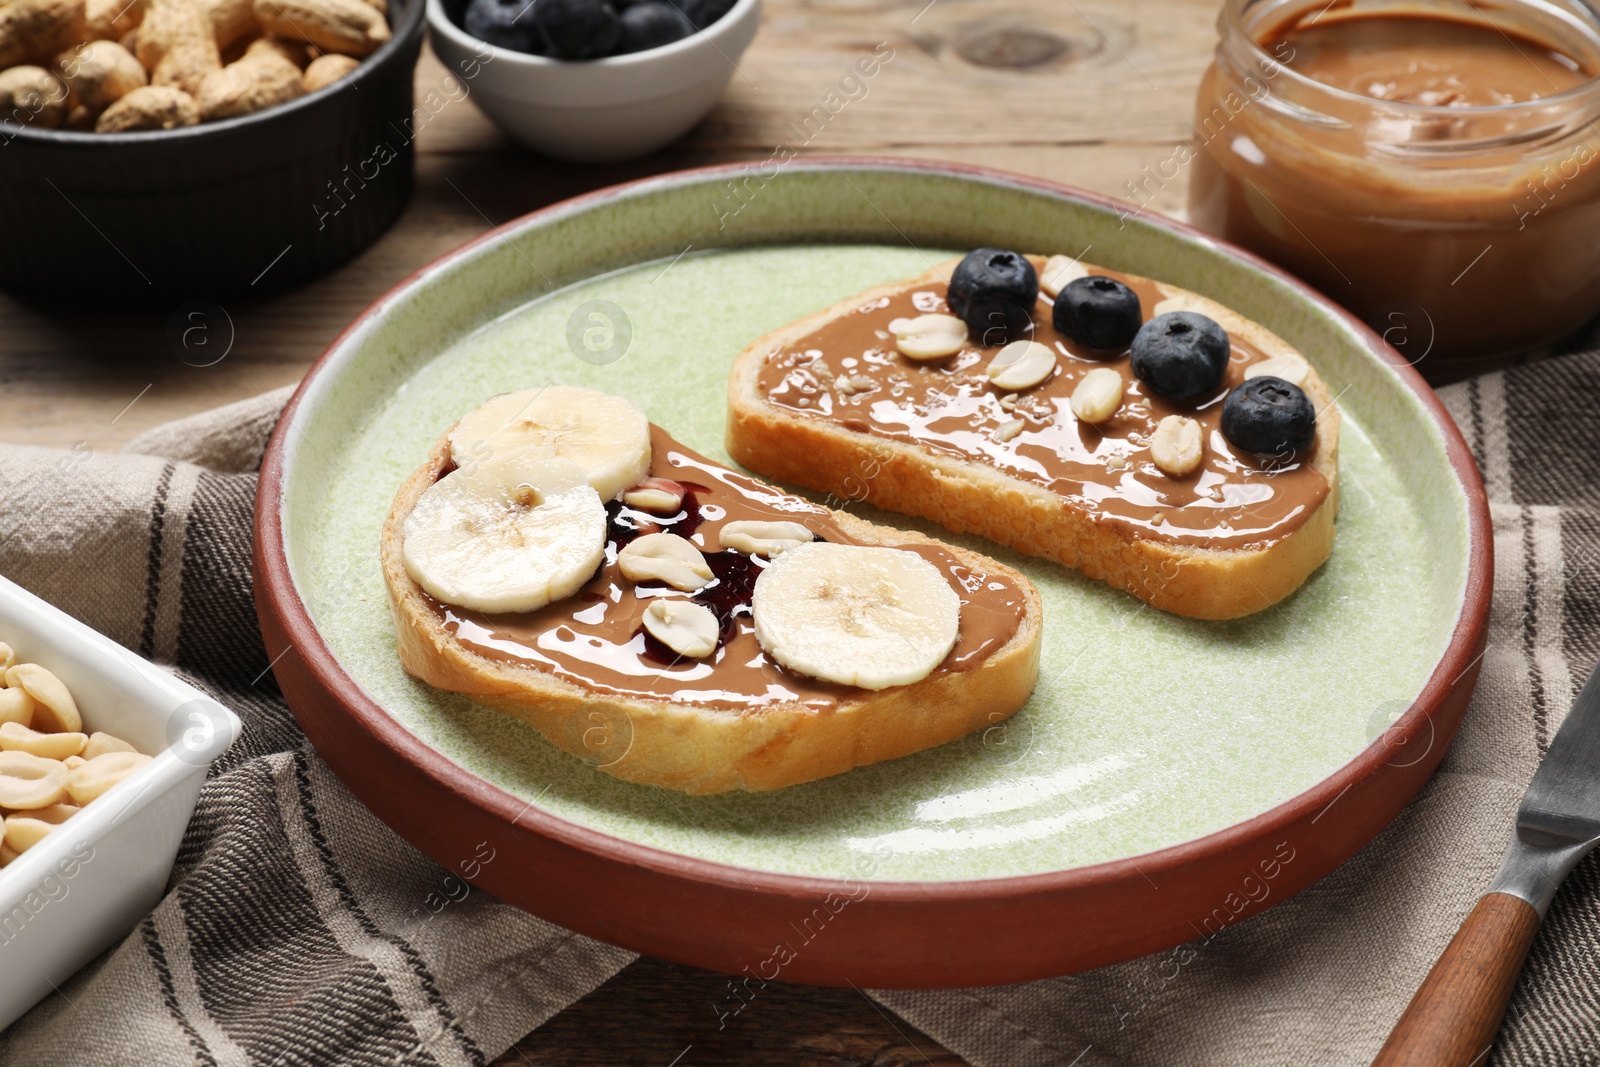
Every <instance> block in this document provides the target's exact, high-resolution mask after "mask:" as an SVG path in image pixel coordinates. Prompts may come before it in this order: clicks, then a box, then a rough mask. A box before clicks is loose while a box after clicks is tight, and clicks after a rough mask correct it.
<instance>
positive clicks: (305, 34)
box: [255, 0, 389, 56]
mask: <svg viewBox="0 0 1600 1067" xmlns="http://www.w3.org/2000/svg"><path fill="white" fill-rule="evenodd" d="M255 10H256V18H257V19H258V20H259V21H260V23H261V26H262V28H263V29H265V30H266V31H267V32H268V33H276V34H280V35H282V36H284V37H292V38H294V39H295V40H298V41H305V42H307V43H308V44H314V45H316V46H317V47H318V48H320V49H322V50H323V51H325V52H338V53H340V54H341V55H347V56H364V55H367V54H368V53H369V52H372V51H373V50H374V49H376V48H377V47H378V46H379V45H381V44H382V43H383V42H385V41H387V40H388V39H389V23H388V21H387V20H385V18H384V17H383V15H382V14H381V13H380V12H379V11H378V10H377V9H376V8H375V7H373V6H372V5H371V4H368V3H366V2H365V0H255Z"/></svg>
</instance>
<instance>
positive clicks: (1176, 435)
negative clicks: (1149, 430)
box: [1150, 415, 1206, 478]
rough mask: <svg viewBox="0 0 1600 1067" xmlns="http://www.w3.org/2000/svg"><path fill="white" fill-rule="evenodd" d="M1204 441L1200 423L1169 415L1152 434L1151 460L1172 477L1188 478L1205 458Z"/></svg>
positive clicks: (1157, 425) (1162, 471) (1158, 424)
mask: <svg viewBox="0 0 1600 1067" xmlns="http://www.w3.org/2000/svg"><path fill="white" fill-rule="evenodd" d="M1205 454H1206V449H1205V438H1204V437H1203V436H1202V435H1201V431H1200V424H1199V423H1198V422H1196V421H1195V420H1193V419H1191V418H1188V417H1186V416H1183V415H1168V416H1167V417H1166V418H1164V419H1162V420H1161V421H1160V422H1158V423H1156V432H1155V433H1153V434H1151V435H1150V458H1151V459H1153V460H1155V464H1156V466H1157V467H1159V468H1161V473H1163V474H1165V475H1167V476H1168V477H1170V478H1186V477H1188V476H1189V475H1191V474H1193V473H1194V472H1195V471H1196V470H1198V469H1199V467H1200V461H1201V460H1203V459H1204V458H1205Z"/></svg>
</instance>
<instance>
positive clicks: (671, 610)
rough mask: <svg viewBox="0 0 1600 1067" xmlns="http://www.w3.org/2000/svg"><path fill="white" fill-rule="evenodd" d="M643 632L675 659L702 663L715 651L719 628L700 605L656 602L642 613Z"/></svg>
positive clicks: (706, 610)
mask: <svg viewBox="0 0 1600 1067" xmlns="http://www.w3.org/2000/svg"><path fill="white" fill-rule="evenodd" d="M644 628H645V629H646V630H647V631H648V632H649V634H650V636H651V637H653V638H655V639H656V640H657V641H660V642H661V643H662V644H664V645H666V646H667V647H668V648H670V649H672V651H674V652H676V653H677V654H678V655H680V656H688V657H689V658H690V659H703V658H704V657H706V656H709V655H711V653H713V652H715V651H716V650H717V637H718V636H719V634H720V633H721V631H722V624H721V623H719V622H718V621H717V617H716V615H714V614H712V612H711V609H710V608H708V607H706V606H705V605H703V604H696V603H695V602H694V601H692V600H662V599H659V598H658V599H656V600H652V601H650V606H649V607H647V608H645V610H644Z"/></svg>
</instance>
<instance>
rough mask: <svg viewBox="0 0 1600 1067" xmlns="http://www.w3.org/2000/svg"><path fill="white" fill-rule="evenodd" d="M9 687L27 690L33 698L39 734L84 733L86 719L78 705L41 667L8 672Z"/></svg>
mask: <svg viewBox="0 0 1600 1067" xmlns="http://www.w3.org/2000/svg"><path fill="white" fill-rule="evenodd" d="M6 685H7V686H9V687H10V688H12V689H23V690H26V691H27V694H28V695H29V696H31V697H32V698H33V703H34V707H33V722H32V723H31V724H30V725H31V726H32V727H33V728H34V729H35V730H39V731H40V732H42V733H47V734H53V733H59V732H61V731H62V730H66V731H68V732H74V733H75V732H77V731H78V730H81V729H83V716H81V715H79V714H78V705H77V702H76V701H74V700H73V699H72V694H71V693H69V692H67V687H66V686H65V685H63V684H61V679H60V678H57V677H56V676H55V675H54V674H53V673H51V672H50V671H49V670H47V669H45V668H44V667H41V666H39V665H38V664H37V663H19V664H17V665H16V666H15V667H12V668H10V669H8V670H7V671H6Z"/></svg>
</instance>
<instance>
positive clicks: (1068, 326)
mask: <svg viewBox="0 0 1600 1067" xmlns="http://www.w3.org/2000/svg"><path fill="white" fill-rule="evenodd" d="M1051 320H1052V321H1053V322H1054V323H1055V327H1056V329H1057V330H1059V331H1061V333H1062V334H1063V335H1064V336H1066V337H1067V338H1068V339H1069V340H1072V341H1076V342H1077V343H1078V344H1080V345H1084V346H1086V347H1088V348H1093V349H1096V350H1098V351H1103V352H1107V353H1112V352H1117V351H1120V350H1121V349H1124V348H1126V347H1127V346H1128V344H1129V343H1130V342H1132V341H1133V338H1134V336H1135V335H1136V334H1138V332H1139V327H1140V326H1141V325H1143V323H1144V314H1143V311H1142V310H1141V308H1140V307H1139V294H1138V293H1136V292H1134V291H1133V290H1132V289H1130V288H1128V287H1127V286H1126V285H1124V284H1123V283H1122V282H1119V281H1117V280H1116V279H1115V278H1107V277H1105V276H1104V275H1100V274H1097V275H1094V276H1092V277H1088V278H1078V279H1076V280H1074V281H1071V282H1068V283H1067V285H1066V286H1064V287H1063V288H1062V290H1061V292H1059V293H1057V294H1056V306H1055V310H1054V311H1053V312H1052V315H1051Z"/></svg>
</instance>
